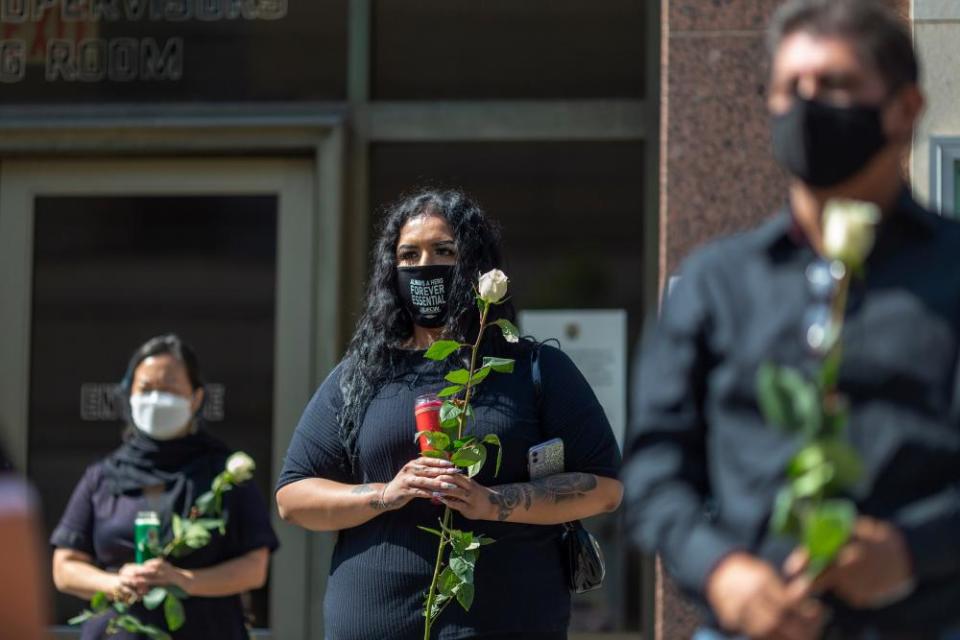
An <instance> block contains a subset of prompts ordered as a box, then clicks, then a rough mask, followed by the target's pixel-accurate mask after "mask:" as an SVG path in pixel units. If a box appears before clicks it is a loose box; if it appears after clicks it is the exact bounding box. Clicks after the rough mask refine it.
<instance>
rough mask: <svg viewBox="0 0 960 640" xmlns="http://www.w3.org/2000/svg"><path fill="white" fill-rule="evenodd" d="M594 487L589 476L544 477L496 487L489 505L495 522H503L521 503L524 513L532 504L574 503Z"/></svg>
mask: <svg viewBox="0 0 960 640" xmlns="http://www.w3.org/2000/svg"><path fill="white" fill-rule="evenodd" d="M596 488H597V478H596V476H594V475H593V474H590V473H559V474H557V475H554V476H550V477H548V478H540V479H538V480H531V481H530V482H518V483H516V484H505V485H502V486H499V487H496V488H495V489H493V490H492V492H491V493H490V503H491V504H493V505H494V506H496V507H497V519H498V520H501V521H502V520H506V519H507V518H509V517H510V514H512V513H513V512H514V510H515V509H516V508H517V507H519V506H520V505H521V504H522V505H523V508H524V509H525V510H527V511H529V510H530V507H532V506H533V504H534V503H535V502H543V501H548V502H551V503H553V504H558V503H560V502H567V501H570V500H576V499H578V498H582V497H584V496H586V494H588V493H589V492H591V491H593V490H594V489H596Z"/></svg>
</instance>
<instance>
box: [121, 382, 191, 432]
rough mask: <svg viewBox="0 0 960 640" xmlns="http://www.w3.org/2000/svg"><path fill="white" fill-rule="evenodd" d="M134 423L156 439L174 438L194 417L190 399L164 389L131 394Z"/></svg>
mask: <svg viewBox="0 0 960 640" xmlns="http://www.w3.org/2000/svg"><path fill="white" fill-rule="evenodd" d="M130 409H131V417H132V418H133V424H134V425H135V426H136V427H137V429H139V430H140V431H142V432H143V433H145V434H146V435H148V436H150V437H151V438H153V439H154V440H172V439H173V438H176V437H177V436H179V435H181V434H182V433H183V431H184V429H185V427H186V426H187V423H188V422H190V418H192V417H193V411H192V408H191V406H190V401H189V400H188V399H186V398H184V397H183V396H178V395H176V394H173V393H164V392H163V391H151V392H150V393H144V394H136V395H132V396H130Z"/></svg>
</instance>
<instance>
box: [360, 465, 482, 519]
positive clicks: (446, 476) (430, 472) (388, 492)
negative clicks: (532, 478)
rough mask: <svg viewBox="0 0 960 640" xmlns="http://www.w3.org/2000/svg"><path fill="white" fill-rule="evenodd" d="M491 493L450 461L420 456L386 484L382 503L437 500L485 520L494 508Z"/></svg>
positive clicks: (388, 506)
mask: <svg viewBox="0 0 960 640" xmlns="http://www.w3.org/2000/svg"><path fill="white" fill-rule="evenodd" d="M489 492H490V490H489V489H487V488H486V487H484V486H483V485H481V484H479V483H477V482H475V481H474V480H473V479H472V478H468V477H467V476H466V475H464V473H463V471H462V470H461V469H459V468H458V467H456V466H455V465H454V464H453V463H452V462H450V461H449V460H443V459H441V458H427V457H421V458H417V459H415V460H411V461H410V462H408V463H407V464H406V465H404V466H403V468H402V469H400V472H399V473H397V475H396V476H395V477H394V478H393V480H391V481H390V482H388V483H387V484H386V485H385V486H384V488H383V491H382V494H381V496H380V499H379V504H380V505H381V506H382V508H384V509H399V508H400V507H403V506H404V505H406V504H407V503H409V502H410V501H411V500H412V499H414V498H428V499H436V500H437V501H439V502H441V503H443V504H444V505H446V506H448V507H450V508H451V509H454V510H456V511H458V512H460V513H461V514H463V515H464V516H465V517H467V518H469V519H471V520H485V519H489V518H488V516H489V515H490V513H492V509H493V507H492V506H491V503H490V501H489V499H488V498H487V494H488V493H489Z"/></svg>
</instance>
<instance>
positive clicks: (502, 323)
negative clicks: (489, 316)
mask: <svg viewBox="0 0 960 640" xmlns="http://www.w3.org/2000/svg"><path fill="white" fill-rule="evenodd" d="M493 324H495V325H497V326H498V327H500V331H502V332H503V339H504V340H506V341H507V342H519V341H520V330H519V329H517V326H516V325H515V324H513V323H512V322H510V321H509V320H507V319H506V318H500V319H499V320H496V321H494V323H493Z"/></svg>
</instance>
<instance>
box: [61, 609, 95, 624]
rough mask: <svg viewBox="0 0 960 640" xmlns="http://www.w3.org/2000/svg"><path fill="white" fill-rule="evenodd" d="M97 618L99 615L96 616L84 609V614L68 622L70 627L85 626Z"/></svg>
mask: <svg viewBox="0 0 960 640" xmlns="http://www.w3.org/2000/svg"><path fill="white" fill-rule="evenodd" d="M96 617H97V614H95V613H94V612H93V611H90V610H89V609H84V610H83V613H81V614H79V615H76V616H73V617H72V618H70V619H69V620H67V624H68V625H70V626H73V625H76V624H83V623H84V622H86V621H87V620H92V619H93V618H96Z"/></svg>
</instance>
